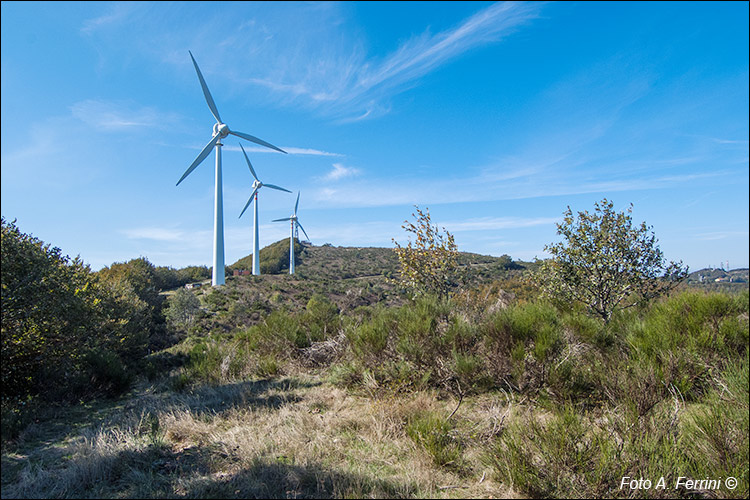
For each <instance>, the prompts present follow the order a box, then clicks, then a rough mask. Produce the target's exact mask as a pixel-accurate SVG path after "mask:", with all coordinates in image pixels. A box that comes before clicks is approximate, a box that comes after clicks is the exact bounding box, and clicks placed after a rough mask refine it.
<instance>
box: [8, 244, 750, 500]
mask: <svg viewBox="0 0 750 500" xmlns="http://www.w3.org/2000/svg"><path fill="white" fill-rule="evenodd" d="M288 250H289V247H288V240H287V239H284V240H281V241H279V242H276V243H274V244H273V245H269V246H268V247H266V248H264V249H262V250H261V262H262V265H265V266H267V267H266V268H265V271H264V274H262V275H261V276H236V277H235V276H229V277H228V278H227V283H226V285H225V286H222V287H216V288H210V287H203V288H200V289H197V290H185V289H176V290H175V291H174V293H172V294H171V295H170V296H169V298H168V299H166V304H167V306H168V309H167V312H171V309H170V308H171V307H172V305H173V304H177V303H178V302H177V301H178V299H179V300H182V301H183V302H182V304H183V305H182V307H183V308H184V310H183V311H182V312H184V313H185V314H180V315H174V314H167V315H166V316H167V317H168V318H171V319H168V321H167V327H169V328H170V329H171V330H170V332H171V333H172V334H174V336H175V337H177V338H178V339H179V342H178V343H177V344H175V345H173V346H171V347H169V348H168V349H165V350H162V351H159V352H154V353H152V354H151V355H149V356H148V357H147V358H145V359H144V360H143V362H142V363H141V364H140V365H139V366H138V367H137V369H136V370H135V373H134V374H133V375H134V377H133V378H134V379H135V383H134V384H133V385H132V386H131V387H130V390H129V392H127V393H125V394H122V395H120V396H118V397H112V398H111V399H104V398H102V399H96V400H88V401H79V402H77V403H73V404H67V405H59V406H58V405H44V406H41V407H40V408H39V410H38V411H37V412H36V413H35V418H34V420H33V421H32V422H30V423H29V424H28V425H26V426H25V427H24V429H23V430H22V431H21V432H20V434H18V435H17V436H16V437H15V438H14V439H13V440H10V441H5V442H3V449H2V497H3V498H58V497H63V498H70V497H74V498H79V497H80V498H174V497H190V498H289V497H293V498H298V497H300V498H352V497H353V498H506V497H511V498H529V497H531V498H537V497H542V498H598V497H617V498H633V497H639V498H640V497H645V498H661V497H666V498H671V497H683V498H694V497H696V496H698V497H712V498H713V497H717V496H718V497H728V498H745V497H747V494H748V479H749V478H748V432H749V431H750V429H749V427H748V425H749V424H748V415H749V413H748V365H749V362H748V343H749V341H748V330H749V329H748V309H749V308H750V304H749V303H748V301H749V298H748V293H747V291H746V290H747V284H746V283H745V284H744V286H745V289H744V290H745V291H744V292H742V293H732V294H728V293H715V292H711V293H707V292H706V291H705V290H700V289H696V288H695V287H694V286H693V285H688V284H686V285H685V287H684V288H683V289H682V290H679V291H676V292H675V293H673V294H672V295H671V296H669V297H665V298H663V299H662V300H659V301H655V302H653V303H652V304H650V305H649V306H648V307H643V308H633V309H628V310H627V311H624V312H622V313H621V314H618V315H617V317H616V318H614V320H613V321H612V322H610V323H609V324H603V323H602V322H600V321H598V320H596V319H594V318H592V317H589V316H587V315H586V314H585V312H584V310H583V309H582V308H580V307H577V306H575V305H572V304H550V303H547V302H542V301H539V300H536V298H535V296H534V291H533V290H531V289H526V288H524V286H525V285H523V282H522V281H521V280H520V279H519V277H520V276H521V275H522V274H523V273H525V272H527V271H529V270H532V269H534V268H535V266H536V264H535V263H526V262H520V261H513V260H512V259H511V258H510V257H508V256H503V257H492V256H482V255H476V254H468V253H462V254H461V256H460V259H459V260H460V264H461V266H462V269H461V270H462V273H461V274H462V277H463V288H462V290H461V291H460V293H456V294H454V295H453V296H452V297H451V298H450V299H438V298H436V297H429V296H428V297H423V298H420V299H418V300H416V301H412V300H409V299H407V298H406V297H405V296H404V295H403V294H402V293H401V292H400V291H399V290H398V288H397V286H396V285H395V284H394V281H393V280H392V279H391V278H397V277H398V262H397V259H396V256H395V254H394V252H393V251H392V250H391V249H388V248H353V247H333V246H328V245H326V246H319V247H318V246H311V245H299V248H298V249H297V264H296V266H297V273H296V274H295V275H289V274H288V272H287V271H288V267H285V265H286V266H288V255H289V254H288ZM249 262H251V257H250V256H248V257H245V258H243V259H240V260H239V261H238V262H236V263H235V264H233V265H232V266H231V267H233V268H248V269H249V267H250V266H248V263H249ZM732 285H740V284H734V283H733V284H732ZM701 286H703V284H701ZM509 291H510V292H513V293H508V292H509ZM174 318H178V320H174ZM4 415H5V413H4ZM3 424H4V426H6V425H7V421H6V420H5V417H4V421H3ZM626 476H627V477H633V478H639V477H643V478H650V479H651V480H653V481H656V480H658V479H659V478H660V477H661V476H664V477H665V478H666V480H667V481H668V482H669V483H670V486H673V485H674V484H675V481H676V480H677V479H678V478H679V477H680V476H682V477H689V478H695V479H705V478H714V477H716V478H722V479H726V478H729V477H733V478H736V479H737V480H738V483H739V484H738V485H737V487H736V488H735V489H731V488H727V487H726V485H725V484H724V483H722V486H720V487H718V488H716V489H714V490H701V491H695V490H693V489H688V488H684V487H683V488H680V489H674V488H673V487H669V488H667V489H665V490H656V489H653V488H652V489H650V490H635V489H630V488H624V489H623V488H622V487H621V481H622V478H623V477H626Z"/></svg>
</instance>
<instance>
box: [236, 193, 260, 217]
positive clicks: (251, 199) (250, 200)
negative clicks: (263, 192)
mask: <svg viewBox="0 0 750 500" xmlns="http://www.w3.org/2000/svg"><path fill="white" fill-rule="evenodd" d="M257 192H258V188H255V189H253V194H251V195H250V199H249V200H247V203H245V208H243V209H242V213H240V217H242V214H244V213H245V210H247V207H249V206H250V203H252V201H253V197H254V196H255V193H257ZM240 217H237V218H238V219H239V218H240Z"/></svg>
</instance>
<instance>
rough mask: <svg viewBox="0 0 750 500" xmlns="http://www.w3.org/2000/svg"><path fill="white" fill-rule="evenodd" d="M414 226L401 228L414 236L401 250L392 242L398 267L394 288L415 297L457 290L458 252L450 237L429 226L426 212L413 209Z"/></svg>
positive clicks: (412, 224)
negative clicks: (398, 279) (394, 246)
mask: <svg viewBox="0 0 750 500" xmlns="http://www.w3.org/2000/svg"><path fill="white" fill-rule="evenodd" d="M415 208H416V214H412V217H414V218H415V219H416V222H415V223H414V222H409V221H408V220H406V221H404V224H403V225H402V226H401V227H402V228H404V229H405V230H406V232H407V233H409V234H411V235H413V236H414V238H415V240H414V241H413V242H412V241H411V239H410V240H409V242H408V243H407V245H406V246H405V247H402V246H401V245H400V244H399V243H398V242H397V241H396V240H395V239H393V243H394V244H395V245H396V248H395V249H394V250H395V252H396V255H397V256H398V260H399V264H400V265H401V270H400V272H401V278H400V281H398V284H399V285H401V286H403V287H404V288H406V289H407V290H409V291H410V292H411V293H412V295H414V296H419V295H424V294H427V293H434V294H436V295H438V296H441V297H445V296H447V295H448V294H449V293H450V291H451V290H452V289H454V288H455V287H456V286H457V279H456V278H457V275H456V270H457V268H458V249H457V248H456V242H455V241H454V239H453V235H452V234H450V233H449V232H448V231H446V229H445V228H443V231H444V234H443V233H442V232H441V231H440V230H439V229H438V227H437V226H433V225H432V222H431V220H430V213H429V209H425V211H424V212H423V211H422V210H420V209H419V207H418V206H416V205H415Z"/></svg>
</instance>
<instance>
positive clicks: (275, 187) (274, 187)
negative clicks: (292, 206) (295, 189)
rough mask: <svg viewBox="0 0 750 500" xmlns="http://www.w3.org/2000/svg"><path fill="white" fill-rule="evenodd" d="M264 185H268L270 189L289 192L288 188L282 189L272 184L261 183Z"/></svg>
mask: <svg viewBox="0 0 750 500" xmlns="http://www.w3.org/2000/svg"><path fill="white" fill-rule="evenodd" d="M263 185H264V186H265V187H270V188H271V189H278V190H279V191H286V192H287V193H291V191H289V190H288V189H284V188H283V187H279V186H274V185H273V184H263Z"/></svg>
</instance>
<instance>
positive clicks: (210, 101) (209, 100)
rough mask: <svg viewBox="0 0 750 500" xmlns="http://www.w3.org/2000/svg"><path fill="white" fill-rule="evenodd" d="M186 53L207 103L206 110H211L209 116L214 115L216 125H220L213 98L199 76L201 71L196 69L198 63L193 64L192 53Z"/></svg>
mask: <svg viewBox="0 0 750 500" xmlns="http://www.w3.org/2000/svg"><path fill="white" fill-rule="evenodd" d="M188 53H189V54H190V59H192V60H193V66H195V71H196V73H198V80H200V82H201V87H202V88H203V95H204V96H205V97H206V103H208V108H209V109H210V110H211V114H212V115H214V118H216V122H217V123H222V121H221V117H220V116H219V110H218V109H216V104H215V103H214V98H213V97H211V92H209V91H208V85H206V80H204V79H203V75H202V74H201V70H200V68H199V67H198V63H197V62H195V58H194V57H193V53H192V52H190V51H189V50H188Z"/></svg>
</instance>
